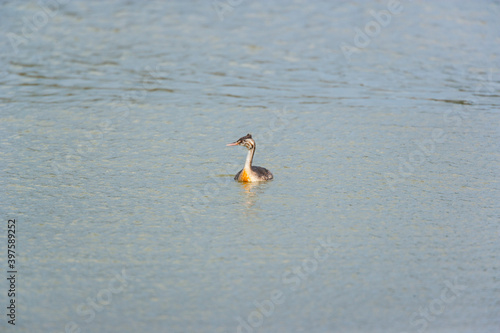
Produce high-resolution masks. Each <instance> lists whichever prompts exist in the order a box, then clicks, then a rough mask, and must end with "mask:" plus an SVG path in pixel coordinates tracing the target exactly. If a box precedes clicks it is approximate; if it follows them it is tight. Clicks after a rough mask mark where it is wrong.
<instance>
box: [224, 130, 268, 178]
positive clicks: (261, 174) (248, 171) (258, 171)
mask: <svg viewBox="0 0 500 333" xmlns="http://www.w3.org/2000/svg"><path fill="white" fill-rule="evenodd" d="M227 146H245V147H247V148H248V155H247V160H246V162H245V167H244V168H243V169H242V170H240V172H238V173H237V174H236V176H234V180H237V181H239V182H261V181H266V180H270V179H273V174H272V173H271V171H269V170H267V169H266V168H263V167H259V166H253V165H252V160H253V155H254V154H255V141H254V140H253V139H252V135H251V134H247V135H246V136H244V137H242V138H239V139H238V141H236V142H233V143H230V144H228V145H227Z"/></svg>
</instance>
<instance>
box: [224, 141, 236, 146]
mask: <svg viewBox="0 0 500 333" xmlns="http://www.w3.org/2000/svg"><path fill="white" fill-rule="evenodd" d="M237 145H238V142H233V143H228V144H227V145H226V146H237Z"/></svg>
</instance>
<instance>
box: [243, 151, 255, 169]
mask: <svg viewBox="0 0 500 333" xmlns="http://www.w3.org/2000/svg"><path fill="white" fill-rule="evenodd" d="M253 154H255V146H254V147H253V148H252V149H250V150H249V151H248V154H247V160H246V161H245V169H248V170H252V161H253Z"/></svg>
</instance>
